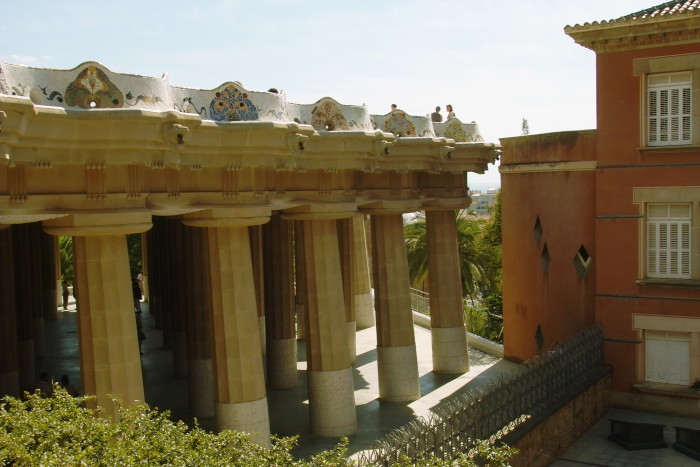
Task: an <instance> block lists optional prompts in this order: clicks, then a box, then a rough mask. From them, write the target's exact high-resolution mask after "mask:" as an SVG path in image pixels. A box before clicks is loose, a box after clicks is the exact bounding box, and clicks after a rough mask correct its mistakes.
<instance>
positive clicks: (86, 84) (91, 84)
mask: <svg viewBox="0 0 700 467" xmlns="http://www.w3.org/2000/svg"><path fill="white" fill-rule="evenodd" d="M64 96H65V101H66V104H67V105H69V106H71V107H72V106H78V107H82V108H84V109H92V108H97V109H105V108H120V107H123V106H124V95H123V94H122V92H121V91H120V90H119V88H118V87H117V86H115V85H114V83H112V82H111V81H110V80H109V78H108V77H107V75H106V74H105V72H104V71H102V70H100V69H99V68H97V67H94V66H89V67H87V68H85V69H84V70H83V71H81V72H80V73H79V74H78V76H77V78H75V80H74V81H73V82H72V83H70V84H69V85H68V87H67V88H66V92H65V93H64Z"/></svg>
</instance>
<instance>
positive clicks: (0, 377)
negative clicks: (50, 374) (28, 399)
mask: <svg viewBox="0 0 700 467" xmlns="http://www.w3.org/2000/svg"><path fill="white" fill-rule="evenodd" d="M0 276H1V277H2V280H1V281H0V303H1V304H2V307H0V397H2V396H5V395H8V396H14V397H18V396H19V395H20V390H19V371H18V360H17V357H18V355H17V310H16V308H15V273H14V265H13V247H12V230H11V229H9V228H2V229H0Z"/></svg>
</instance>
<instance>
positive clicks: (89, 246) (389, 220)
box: [0, 208, 468, 442]
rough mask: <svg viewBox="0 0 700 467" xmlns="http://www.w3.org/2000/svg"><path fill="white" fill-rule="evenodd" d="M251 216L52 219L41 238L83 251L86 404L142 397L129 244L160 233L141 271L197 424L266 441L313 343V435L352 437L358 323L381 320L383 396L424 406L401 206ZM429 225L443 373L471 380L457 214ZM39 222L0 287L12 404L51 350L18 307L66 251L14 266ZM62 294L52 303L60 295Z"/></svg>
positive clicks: (5, 268)
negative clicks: (270, 402)
mask: <svg viewBox="0 0 700 467" xmlns="http://www.w3.org/2000/svg"><path fill="white" fill-rule="evenodd" d="M403 210H406V209H403ZM243 211H244V212H241V210H240V209H239V210H235V209H216V210H208V211H200V212H195V213H191V214H186V215H183V216H172V217H168V218H166V217H161V216H152V215H151V213H148V212H138V213H131V214H124V213H122V214H120V215H119V216H115V215H113V214H82V215H71V216H66V217H61V218H57V219H51V220H47V221H44V222H43V231H44V232H46V233H49V234H51V235H53V236H58V235H67V236H72V237H73V241H74V249H75V250H74V251H75V253H74V255H75V269H76V285H75V287H76V292H77V300H78V302H79V313H78V320H79V323H78V324H79V341H80V359H81V362H80V363H81V369H82V375H81V376H82V378H81V379H82V383H83V388H84V391H85V393H86V394H96V395H97V396H98V400H97V403H98V404H99V405H101V406H103V407H106V408H107V409H108V413H110V411H111V410H112V408H111V402H110V401H109V400H108V399H107V394H115V395H117V396H119V397H120V398H122V399H123V400H124V401H127V402H128V401H134V400H143V399H144V390H143V380H142V376H141V364H140V358H139V350H138V349H139V346H138V334H137V326H136V320H135V319H134V314H133V307H132V301H131V284H130V282H129V279H130V271H129V266H128V258H127V249H126V234H127V233H139V232H145V231H148V234H147V237H146V238H147V239H148V240H147V244H148V249H147V254H146V256H145V257H144V262H147V263H148V267H149V270H150V271H151V274H150V276H151V284H150V285H151V287H150V290H151V293H152V296H151V310H152V312H154V313H157V314H158V315H160V316H159V317H158V320H157V321H160V326H161V327H162V328H163V329H164V334H165V335H164V343H165V345H167V346H169V347H170V348H171V349H172V350H173V372H174V373H175V374H176V376H180V377H187V378H188V391H189V395H188V397H189V401H190V412H191V413H192V415H194V416H197V417H211V416H215V417H216V424H217V427H218V428H220V429H223V428H231V429H238V430H245V431H249V432H251V433H256V439H258V440H259V441H261V442H265V440H267V439H268V437H269V419H268V411H267V398H266V391H267V390H268V388H269V390H277V389H285V388H290V387H293V386H295V385H296V382H297V371H296V363H297V358H296V340H297V338H298V337H299V335H300V334H303V338H304V340H305V341H306V349H307V360H308V367H307V368H308V388H309V389H308V390H309V410H310V420H311V430H312V432H313V433H315V434H317V435H322V436H340V435H347V434H351V433H353V432H354V431H355V430H356V429H357V419H356V415H355V400H354V387H353V374H352V364H353V363H354V359H355V348H354V344H355V342H354V333H355V329H356V327H361V328H366V327H370V326H372V325H374V322H375V311H376V332H377V343H378V349H377V350H378V366H379V380H380V393H379V397H380V399H382V400H386V401H411V400H415V399H417V398H419V397H420V385H419V380H418V366H417V356H416V347H415V339H414V335H413V321H412V311H411V305H410V295H409V294H410V290H409V282H408V265H407V259H406V251H405V243H404V237H403V219H402V216H401V212H402V209H394V210H391V209H377V210H367V211H366V212H360V213H358V212H357V211H343V210H339V211H338V212H328V211H327V210H320V211H314V210H313V209H310V210H307V211H295V210H294V209H291V210H287V211H274V212H272V211H270V209H269V208H245V209H244V210H243ZM366 214H370V216H369V219H370V222H369V224H370V225H371V237H372V242H371V257H372V261H371V265H372V278H373V281H374V284H373V285H374V287H373V288H374V293H375V299H374V304H375V307H376V308H375V309H373V300H372V295H371V290H372V284H371V283H370V271H369V266H370V264H369V263H370V261H369V260H368V257H369V254H368V253H369V252H368V250H367V242H366V238H367V235H366V232H365V226H366V224H367V222H366V217H367V216H366ZM152 225H154V228H153V229H152V230H149V229H151V226H152ZM427 225H428V246H429V261H430V265H432V266H433V268H432V269H431V275H430V279H431V283H430V287H431V292H432V293H431V295H432V296H433V297H434V301H433V303H431V306H432V309H433V317H432V319H433V354H434V371H436V372H445V373H460V372H464V371H467V370H468V358H467V347H466V335H465V333H464V323H463V318H462V309H461V288H460V280H459V269H458V262H457V259H456V258H457V257H456V230H455V225H454V213H453V211H451V210H445V211H428V214H427ZM40 226H41V224H39V223H33V224H24V225H18V226H15V227H13V228H12V229H7V228H5V229H3V230H0V250H1V251H2V253H3V254H1V255H0V270H1V271H2V273H3V277H5V278H6V279H5V280H4V281H2V282H1V283H0V298H1V299H2V300H3V303H4V304H5V305H6V306H5V307H3V310H2V313H1V314H0V320H2V323H3V326H2V329H3V334H2V339H1V340H0V345H2V348H3V352H2V359H0V365H1V366H0V385H1V387H2V390H3V393H6V394H17V393H18V392H19V389H20V387H21V388H26V387H31V386H32V385H33V384H34V381H35V375H34V371H35V370H34V365H33V361H34V358H35V356H36V353H35V352H36V349H38V348H41V345H36V344H35V343H34V342H35V340H40V339H41V338H42V337H41V332H37V329H38V328H37V325H36V321H37V320H36V319H35V317H37V316H38V317H42V314H41V313H38V314H35V312H34V311H33V310H31V309H30V308H29V307H26V308H25V307H24V306H23V307H17V306H16V302H17V301H23V300H27V296H28V294H25V293H24V290H25V289H27V288H29V289H32V288H36V287H46V284H45V285H43V286H42V285H40V284H39V283H38V282H37V279H36V277H38V276H40V275H41V274H39V273H37V272H34V273H31V272H30V271H29V269H30V268H31V267H36V268H39V269H41V268H42V267H44V268H45V267H46V266H45V263H43V265H42V259H43V260H45V259H46V257H47V256H52V257H55V252H54V254H53V255H47V253H46V251H49V250H50V249H45V250H39V251H40V254H39V256H38V257H37V259H38V262H35V261H32V262H25V263H27V264H25V265H24V267H20V264H19V263H22V261H14V262H13V260H12V259H13V257H14V258H18V257H19V258H26V257H30V258H31V257H32V256H28V253H29V251H30V250H32V249H33V245H32V244H31V243H30V242H26V240H27V239H31V238H34V237H33V236H32V235H23V233H25V230H27V229H30V228H31V229H33V230H34V231H36V232H35V236H36V234H41V235H45V234H42V232H41V230H40V229H41V227H40ZM260 226H262V229H260ZM13 231H16V232H18V234H17V233H16V234H15V235H12V234H13ZM46 237H47V238H49V239H50V238H51V237H49V236H48V235H47V236H46ZM258 239H259V242H257V243H259V244H257V245H256V241H255V240H258ZM23 242H24V243H23ZM42 251H43V253H41V252H42ZM260 253H261V254H260ZM32 264H33V266H32ZM436 264H437V265H440V266H439V267H435V266H434V265H436ZM52 268H53V269H55V266H52ZM25 269H26V270H25ZM53 269H52V270H53ZM258 276H259V277H260V279H261V280H256V277H258ZM49 282H51V281H49ZM53 283H54V284H55V281H53ZM51 293H53V296H55V290H52V291H51ZM35 295H38V296H41V294H35ZM47 296H48V294H47ZM261 300H262V301H263V303H264V315H263V316H264V318H265V319H264V320H262V321H261V320H260V313H259V312H258V310H259V304H260V301H261ZM299 304H301V307H300V306H299ZM53 305H54V306H53V309H54V312H55V303H54V304H53ZM44 308H45V307H44ZM301 308H303V314H302V313H298V312H299V311H301ZM39 309H40V310H41V309H42V307H39ZM261 323H263V324H264V326H265V328H266V329H265V331H264V332H261V331H260V324H261ZM301 328H303V333H302V332H298V330H300V329H301ZM166 335H167V336H166ZM261 336H262V338H264V339H265V340H266V342H264V341H263V340H262V338H261ZM177 349H181V350H177ZM263 349H267V351H266V355H264V352H263ZM183 360H184V361H183ZM23 373H28V374H27V375H26V376H24V377H22V374H23Z"/></svg>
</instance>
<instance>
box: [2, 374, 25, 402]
mask: <svg viewBox="0 0 700 467" xmlns="http://www.w3.org/2000/svg"><path fill="white" fill-rule="evenodd" d="M3 396H12V397H19V396H20V390H19V373H18V372H17V371H8V372H6V373H0V398H2V397H3Z"/></svg>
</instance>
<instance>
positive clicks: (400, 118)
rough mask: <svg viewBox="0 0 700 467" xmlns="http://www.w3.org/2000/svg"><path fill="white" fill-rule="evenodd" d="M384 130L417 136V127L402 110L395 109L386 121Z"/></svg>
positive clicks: (398, 134) (401, 134)
mask: <svg viewBox="0 0 700 467" xmlns="http://www.w3.org/2000/svg"><path fill="white" fill-rule="evenodd" d="M384 131H388V132H391V133H393V134H394V135H396V136H416V127H415V126H413V123H411V121H410V120H409V119H408V117H406V113H405V112H402V111H401V110H394V111H393V112H391V115H389V118H387V119H386V121H385V122H384Z"/></svg>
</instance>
